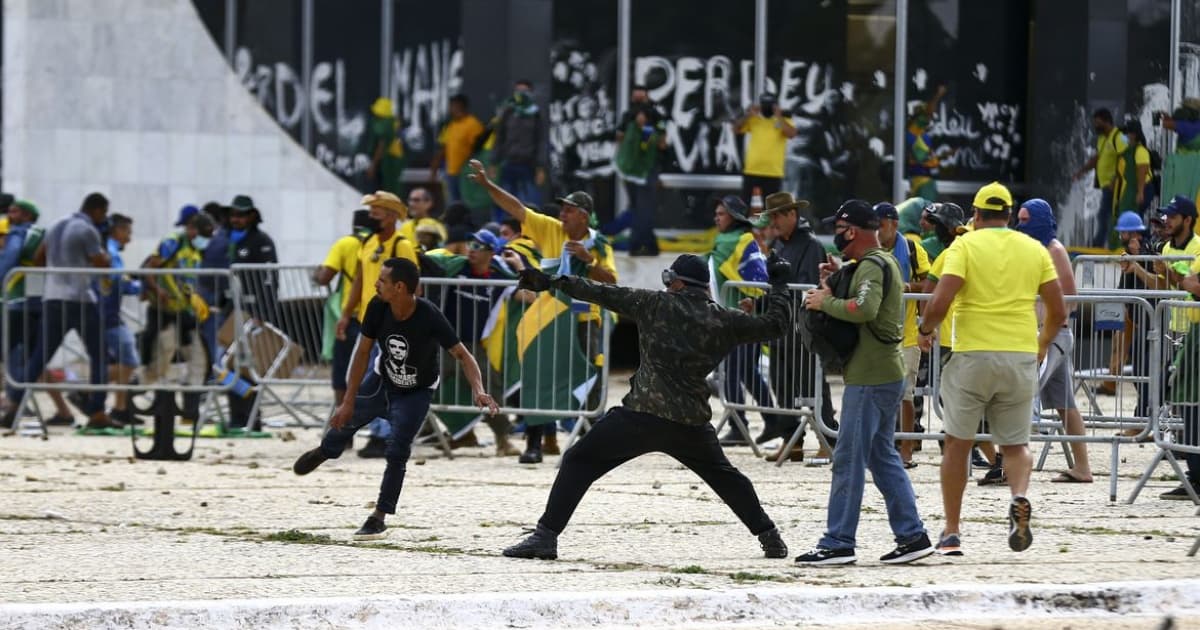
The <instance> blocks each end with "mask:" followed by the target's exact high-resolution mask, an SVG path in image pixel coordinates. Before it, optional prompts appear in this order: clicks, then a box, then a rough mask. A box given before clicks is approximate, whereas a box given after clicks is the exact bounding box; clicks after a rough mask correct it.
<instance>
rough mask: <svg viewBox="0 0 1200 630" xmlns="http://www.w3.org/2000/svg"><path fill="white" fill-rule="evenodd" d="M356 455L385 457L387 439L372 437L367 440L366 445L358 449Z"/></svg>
mask: <svg viewBox="0 0 1200 630" xmlns="http://www.w3.org/2000/svg"><path fill="white" fill-rule="evenodd" d="M358 456H359V457H365V458H368V459H370V458H379V457H387V440H385V439H383V438H381V437H372V438H371V439H369V440H367V445H366V446H364V447H362V448H360V449H358Z"/></svg>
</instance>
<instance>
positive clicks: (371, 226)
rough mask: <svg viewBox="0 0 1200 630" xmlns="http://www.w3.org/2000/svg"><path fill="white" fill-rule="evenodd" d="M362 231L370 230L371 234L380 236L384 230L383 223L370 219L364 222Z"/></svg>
mask: <svg viewBox="0 0 1200 630" xmlns="http://www.w3.org/2000/svg"><path fill="white" fill-rule="evenodd" d="M361 227H362V229H364V230H370V232H371V234H378V233H379V232H380V230H382V229H383V222H382V221H380V220H379V219H376V218H373V217H368V218H366V219H364V220H363V222H362V226H361Z"/></svg>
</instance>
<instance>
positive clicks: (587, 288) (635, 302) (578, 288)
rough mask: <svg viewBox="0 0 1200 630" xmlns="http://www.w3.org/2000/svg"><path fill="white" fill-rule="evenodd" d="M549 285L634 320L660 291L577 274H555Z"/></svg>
mask: <svg viewBox="0 0 1200 630" xmlns="http://www.w3.org/2000/svg"><path fill="white" fill-rule="evenodd" d="M550 286H551V287H552V288H555V289H558V290H560V291H562V292H563V293H566V294H567V295H569V296H571V297H573V298H575V299H577V300H583V301H584V302H591V303H592V304H599V305H600V306H602V307H604V308H606V309H608V310H610V311H613V312H615V313H618V314H620V315H623V316H626V317H632V318H633V319H635V320H636V319H638V315H639V314H640V313H641V312H642V311H643V310H644V309H646V308H647V307H648V306H649V305H650V303H651V300H652V299H653V298H654V296H655V295H656V294H658V293H661V291H649V290H646V289H632V288H630V287H620V286H617V285H615V284H601V283H599V282H595V281H593V280H588V279H585V278H580V277H577V276H555V277H554V278H552V279H551V280H550Z"/></svg>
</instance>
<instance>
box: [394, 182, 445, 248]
mask: <svg viewBox="0 0 1200 630" xmlns="http://www.w3.org/2000/svg"><path fill="white" fill-rule="evenodd" d="M407 205H408V220H407V221H405V222H404V223H402V224H400V236H403V237H404V238H405V239H407V240H408V242H410V243H412V244H413V245H414V246H417V245H420V244H421V238H420V236H419V235H418V234H417V232H418V230H420V229H421V228H430V229H432V230H433V231H434V232H436V233H437V238H436V239H435V240H436V244H435V245H434V246H433V247H424V248H423V249H425V250H426V251H428V250H431V249H435V248H437V247H438V246H439V245H441V244H442V243H444V242H446V226H445V225H443V224H442V222H441V221H439V220H437V219H435V218H434V217H433V191H432V190H430V189H429V188H427V187H425V186H413V187H412V188H411V189H409V191H408V204H407Z"/></svg>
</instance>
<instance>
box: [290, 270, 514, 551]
mask: <svg viewBox="0 0 1200 630" xmlns="http://www.w3.org/2000/svg"><path fill="white" fill-rule="evenodd" d="M420 277H421V274H420V272H419V271H418V270H417V266H416V265H415V264H413V263H412V261H410V260H408V259H405V258H392V259H390V260H388V261H386V262H384V263H383V268H382V269H381V271H380V274H379V280H378V281H377V282H376V283H375V287H376V290H377V291H378V293H377V294H376V296H375V298H374V299H372V300H371V303H370V304H368V305H367V311H366V313H365V315H364V316H363V321H362V327H361V329H360V332H359V335H358V343H357V344H356V345H355V347H354V358H353V359H352V360H351V362H350V373H349V375H348V376H347V378H346V396H345V398H344V399H343V400H342V403H341V404H340V405H338V407H337V409H336V410H334V412H333V416H332V417H331V418H330V419H329V431H328V432H327V433H326V434H325V437H324V439H322V440H321V446H319V447H317V448H314V449H312V450H310V451H308V452H306V453H304V454H303V455H301V456H300V458H299V459H297V460H296V463H295V464H294V465H293V466H292V470H293V471H295V473H296V474H297V475H307V474H308V473H310V472H312V471H313V470H315V469H316V468H317V466H320V465H321V464H322V463H324V462H325V460H328V459H337V458H338V457H339V456H341V454H342V451H344V450H345V449H346V447H347V446H348V445H349V444H350V441H351V439H353V437H354V433H355V432H356V431H358V430H359V429H360V428H362V427H364V426H366V425H367V423H369V422H370V421H371V420H372V419H374V418H375V417H381V418H386V419H387V421H388V422H389V423H390V424H391V428H392V432H391V435H390V436H389V437H388V440H387V450H386V455H385V456H386V458H387V468H386V469H384V471H383V482H382V483H381V484H380V487H379V499H378V500H377V501H376V502H375V511H374V512H373V513H372V514H371V516H369V517H368V518H367V521H366V523H364V524H363V526H362V528H360V529H359V530H358V531H357V532H355V533H354V539H355V540H377V539H380V538H383V537H384V536H386V535H387V526H386V525H385V524H384V522H383V521H384V518H386V517H387V515H388V514H395V513H396V501H397V500H398V499H399V498H400V489H401V488H402V487H403V485H404V470H405V465H406V464H407V462H408V456H409V454H410V453H411V452H412V442H413V438H414V437H415V436H416V435H417V431H418V430H419V429H420V428H421V425H422V424H423V423H424V421H425V416H426V414H428V413H429V404H430V402H431V401H432V400H433V392H434V390H435V389H437V386H438V382H439V377H440V374H441V368H440V365H439V359H440V356H441V350H442V349H443V348H445V349H446V350H448V351H449V352H450V355H451V356H453V357H454V358H455V359H457V360H458V362H459V364H460V365H461V366H462V370H463V373H464V374H466V377H467V382H468V383H470V385H471V392H472V396H473V398H474V400H475V404H477V405H479V406H480V407H486V408H487V410H488V411H489V412H490V413H492V414H496V413H498V412H499V408H498V407H497V406H496V401H494V400H492V397H491V396H489V395H488V394H487V392H485V391H484V389H483V379H482V378H481V377H480V374H479V364H478V363H476V362H475V358H474V357H472V356H471V353H470V351H468V350H467V348H466V346H464V345H463V344H462V343H461V342H460V341H459V340H458V335H457V334H455V332H454V328H453V327H451V326H450V322H448V321H446V317H445V316H444V315H442V313H441V312H440V311H438V309H437V307H436V306H434V305H433V303H431V302H430V301H429V300H426V299H424V298H417V297H416V291H417V284H418V283H419V282H420ZM375 343H378V344H379V357H378V359H376V361H375V365H374V366H373V369H372V370H371V371H370V373H367V362H368V359H369V357H370V355H371V345H372V344H375ZM364 374H365V375H366V378H365V379H364V378H363V376H364ZM360 390H361V391H360Z"/></svg>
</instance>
